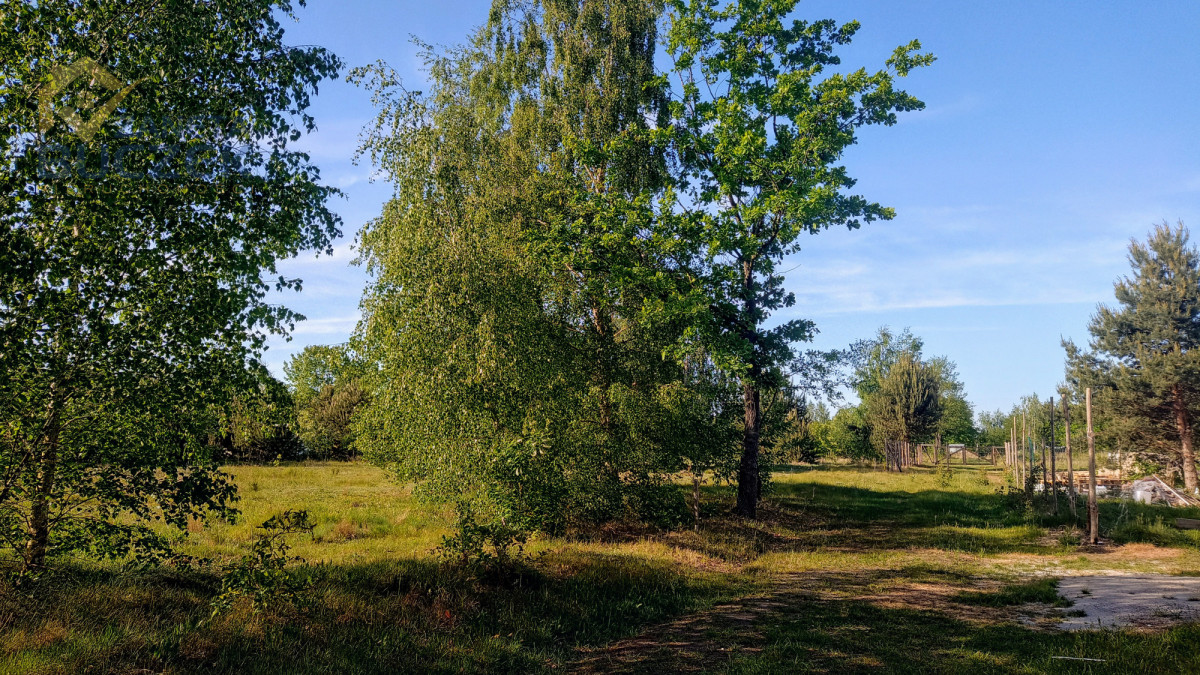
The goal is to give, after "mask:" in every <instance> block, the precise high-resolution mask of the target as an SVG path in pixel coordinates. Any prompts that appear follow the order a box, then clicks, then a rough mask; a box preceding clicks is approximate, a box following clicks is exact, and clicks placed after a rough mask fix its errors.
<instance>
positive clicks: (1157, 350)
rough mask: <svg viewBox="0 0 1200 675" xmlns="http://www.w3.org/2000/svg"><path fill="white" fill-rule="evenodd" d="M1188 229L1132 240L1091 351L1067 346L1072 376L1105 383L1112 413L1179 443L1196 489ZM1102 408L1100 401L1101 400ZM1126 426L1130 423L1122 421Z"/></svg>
mask: <svg viewBox="0 0 1200 675" xmlns="http://www.w3.org/2000/svg"><path fill="white" fill-rule="evenodd" d="M1188 239H1189V233H1188V230H1187V229H1186V228H1185V227H1184V226H1183V223H1179V224H1178V225H1177V226H1175V227H1171V226H1170V225H1169V224H1167V223H1163V224H1161V225H1159V226H1157V227H1155V228H1154V230H1153V231H1151V232H1150V235H1149V237H1148V238H1147V240H1146V242H1145V243H1142V242H1139V241H1136V240H1135V241H1132V242H1131V243H1130V245H1129V263H1130V266H1131V267H1132V268H1133V274H1132V276H1127V277H1123V278H1121V279H1119V280H1118V281H1117V282H1116V284H1115V285H1114V287H1115V291H1116V298H1117V306H1116V307H1107V306H1103V305H1102V306H1101V307H1100V308H1099V309H1098V310H1097V312H1096V314H1095V316H1093V317H1092V321H1091V324H1090V325H1089V326H1088V331H1089V332H1090V333H1091V335H1092V339H1091V349H1092V351H1091V353H1090V354H1089V353H1083V352H1081V351H1080V350H1078V348H1076V347H1075V346H1074V345H1073V344H1070V343H1064V345H1065V346H1066V347H1067V351H1068V371H1069V375H1070V374H1071V373H1073V374H1074V377H1073V379H1075V380H1080V381H1087V384H1088V385H1089V386H1090V384H1091V383H1092V382H1095V383H1100V384H1106V385H1107V389H1108V392H1106V393H1107V395H1106V396H1105V397H1104V398H1103V399H1102V401H1103V403H1104V404H1105V405H1104V407H1109V408H1111V412H1110V413H1108V414H1109V415H1111V416H1112V417H1114V418H1116V419H1117V421H1118V424H1117V425H1116V426H1122V425H1120V424H1119V422H1120V420H1126V421H1130V422H1133V421H1136V423H1137V424H1136V425H1135V426H1138V427H1140V428H1141V429H1142V431H1141V432H1140V434H1141V435H1142V436H1143V437H1146V436H1148V437H1150V440H1153V441H1158V442H1167V441H1168V439H1169V442H1171V443H1172V444H1173V445H1174V453H1173V454H1174V459H1175V463H1176V464H1177V465H1178V466H1179V467H1180V470H1181V473H1182V474H1183V482H1184V486H1185V487H1186V488H1187V490H1188V491H1189V492H1194V491H1196V489H1197V475H1196V457H1195V452H1194V450H1193V440H1194V433H1193V429H1192V420H1193V416H1194V413H1193V411H1194V410H1195V408H1196V405H1197V403H1200V349H1198V347H1200V252H1197V250H1196V248H1195V247H1194V246H1192V245H1190V243H1189V241H1188ZM1097 407H1101V406H1097ZM1124 426H1128V425H1124Z"/></svg>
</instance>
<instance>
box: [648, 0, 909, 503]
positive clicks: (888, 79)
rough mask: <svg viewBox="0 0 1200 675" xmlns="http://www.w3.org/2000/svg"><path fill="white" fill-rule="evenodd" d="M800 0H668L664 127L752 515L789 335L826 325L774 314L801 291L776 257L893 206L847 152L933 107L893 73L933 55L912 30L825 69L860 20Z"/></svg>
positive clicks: (704, 325) (701, 324)
mask: <svg viewBox="0 0 1200 675" xmlns="http://www.w3.org/2000/svg"><path fill="white" fill-rule="evenodd" d="M795 5H796V0H768V1H766V2H749V1H744V0H739V1H734V2H728V3H725V4H723V5H718V3H717V2H716V1H715V0H674V1H672V2H670V3H669V9H670V17H669V21H670V32H669V35H668V39H667V47H668V57H669V59H670V67H669V72H668V73H667V75H668V77H669V78H670V80H671V82H672V84H673V86H674V91H673V98H672V101H671V106H670V113H671V126H670V128H669V130H663V133H664V134H666V133H669V134H671V135H672V136H673V139H672V142H673V143H674V144H675V146H676V149H677V152H678V161H679V167H680V171H679V179H680V180H679V186H678V189H679V191H680V194H681V195H682V199H681V200H680V202H679V206H680V209H682V210H683V211H684V212H685V213H686V214H687V216H688V218H687V220H686V222H687V223H688V227H689V228H690V231H689V233H688V235H687V236H688V238H694V239H695V240H697V241H700V242H702V244H703V247H704V262H705V263H706V264H705V265H704V267H703V268H702V272H701V274H700V276H699V278H700V279H701V280H702V284H701V288H702V292H700V293H699V294H698V295H697V296H695V297H693V298H692V300H693V305H692V306H693V308H694V310H695V316H696V319H697V320H696V322H695V330H696V336H697V337H698V338H699V339H701V340H702V341H703V342H704V343H705V344H706V345H708V346H709V349H710V350H711V353H712V354H713V358H714V359H715V360H716V362H717V363H718V365H720V367H722V368H724V369H726V370H728V371H729V372H731V373H734V374H736V375H737V376H738V377H739V378H740V379H741V383H742V398H743V406H744V411H743V418H744V424H743V430H744V431H743V437H742V453H741V461H740V466H739V471H738V497H737V511H738V513H739V514H741V515H743V516H745V517H750V518H753V517H755V515H756V509H757V504H758V499H759V484H760V478H759V471H760V469H759V445H760V435H761V426H762V418H761V396H762V392H763V390H764V389H765V388H769V387H771V386H775V383H776V381H777V380H778V378H779V377H780V376H781V374H780V372H779V368H780V367H781V366H782V365H783V364H786V363H787V362H789V361H790V360H791V358H792V357H793V352H792V345H793V344H794V343H796V342H802V341H806V340H809V339H811V338H812V336H813V334H814V333H815V327H814V324H813V323H812V322H811V321H808V320H804V319H794V320H790V321H785V322H783V323H781V324H779V325H777V326H771V325H769V324H768V319H769V317H770V316H771V314H772V312H774V311H776V310H779V309H782V308H785V307H790V306H792V305H793V304H794V303H795V296H794V294H792V293H790V292H788V291H787V290H786V289H785V288H784V280H785V279H784V274H783V272H782V271H781V270H779V268H778V265H779V263H780V262H781V261H782V260H783V258H784V257H785V256H787V255H789V254H792V253H794V252H796V251H798V250H799V248H800V246H799V239H800V237H801V235H803V234H808V233H815V232H819V231H821V230H823V229H825V228H828V227H832V226H835V225H844V226H847V227H849V228H856V227H858V226H859V225H860V224H861V223H863V222H871V221H874V220H878V219H890V218H892V217H893V215H894V214H893V211H892V210H891V209H889V208H885V207H883V206H881V205H879V204H877V203H874V202H871V201H868V200H867V199H865V198H863V197H861V196H858V195H854V194H849V193H848V192H847V191H848V190H850V189H851V188H853V186H854V180H853V179H852V178H850V177H849V175H848V173H847V171H846V169H845V168H844V167H843V166H841V165H840V164H839V163H838V162H839V161H840V160H841V158H842V154H843V152H844V151H845V149H846V148H847V147H849V146H850V145H853V144H854V143H855V142H856V140H857V131H858V129H859V128H861V127H863V126H867V125H875V124H884V125H892V124H895V122H896V114H897V113H898V112H903V111H909V110H919V109H921V108H922V107H923V104H922V103H921V102H920V101H919V100H917V99H916V98H914V97H913V96H910V95H909V94H907V93H906V92H904V91H901V90H898V89H896V88H895V87H894V80H895V78H896V77H902V76H905V75H907V74H908V73H909V71H911V70H912V69H913V68H916V67H919V66H924V65H927V64H929V63H931V62H932V61H933V57H932V56H930V55H927V54H922V53H920V44H919V43H917V42H916V41H913V42H911V43H909V44H908V45H905V46H903V47H900V48H898V49H896V50H895V52H894V53H893V55H892V56H891V57H890V58H889V59H888V60H887V68H886V69H884V70H880V71H878V72H875V73H868V72H867V71H866V70H863V69H860V70H856V71H853V72H849V73H840V72H839V73H826V69H827V68H830V67H836V66H838V65H839V64H840V59H839V57H838V56H837V55H836V54H835V53H834V52H835V50H836V49H837V48H838V47H840V46H843V45H845V44H848V43H849V42H850V40H851V38H852V37H853V35H854V33H855V32H856V31H857V30H858V24H857V23H853V22H852V23H848V24H845V25H843V26H838V25H836V24H835V23H834V22H833V21H829V20H825V21H815V22H805V21H800V20H791V21H789V15H790V14H791V13H792V10H793V9H794V7H795Z"/></svg>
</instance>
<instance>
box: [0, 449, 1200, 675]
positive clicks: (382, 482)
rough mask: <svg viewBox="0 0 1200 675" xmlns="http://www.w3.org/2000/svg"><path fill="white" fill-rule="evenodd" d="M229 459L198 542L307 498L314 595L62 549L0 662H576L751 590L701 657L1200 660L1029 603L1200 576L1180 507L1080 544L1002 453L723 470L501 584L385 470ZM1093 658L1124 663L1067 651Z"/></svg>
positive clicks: (1198, 666) (1191, 632) (304, 571)
mask: <svg viewBox="0 0 1200 675" xmlns="http://www.w3.org/2000/svg"><path fill="white" fill-rule="evenodd" d="M231 472H232V473H233V475H234V476H235V478H236V480H237V482H238V484H239V486H240V489H241V496H242V498H241V503H240V504H239V506H240V508H241V509H242V512H243V515H242V517H241V518H240V519H239V521H238V522H237V523H233V524H200V523H196V524H193V526H192V527H191V528H189V529H190V530H191V532H190V534H189V536H187V537H186V538H181V540H180V548H181V550H182V551H183V552H185V553H188V554H191V555H194V556H200V557H205V558H211V559H215V560H216V561H218V562H220V563H227V562H230V561H233V560H236V559H238V558H239V557H240V556H241V555H243V554H244V553H245V550H246V548H247V545H248V544H249V543H250V542H252V541H253V540H254V537H255V533H256V526H257V525H259V524H261V523H262V522H263V521H264V520H266V519H267V518H268V517H270V516H272V515H274V514H276V513H279V512H281V511H283V510H286V509H300V508H302V509H306V510H308V511H309V512H310V514H312V517H313V519H314V521H315V523H316V528H315V531H314V536H312V537H307V536H303V535H302V536H297V537H294V538H293V540H292V542H293V543H294V545H295V548H294V549H293V551H292V553H293V554H295V555H299V556H301V557H303V558H304V559H305V560H306V561H307V564H306V565H302V566H296V567H295V568H294V570H293V571H294V574H296V575H298V576H302V577H306V578H310V579H311V581H312V587H311V591H310V597H311V600H312V602H311V603H310V606H309V607H307V608H303V609H290V608H279V609H275V610H269V611H266V612H262V613H258V614H254V613H252V612H250V611H249V609H248V608H246V607H239V608H238V609H236V610H235V611H234V612H232V613H230V614H227V615H222V616H219V617H217V618H215V619H213V620H211V621H209V620H208V618H209V616H210V613H211V611H210V602H211V600H212V599H213V597H214V596H215V595H216V594H217V593H218V592H219V588H220V580H219V578H218V576H217V575H216V573H215V570H214V569H213V568H209V569H208V570H202V571H181V570H174V569H171V568H164V569H156V570H136V569H127V568H125V567H122V566H121V565H117V564H107V563H105V564H101V563H93V562H86V561H59V563H58V565H57V566H56V568H55V569H54V570H53V571H52V572H51V573H49V575H48V576H47V577H46V578H44V579H42V581H41V582H40V584H39V585H38V586H36V587H35V588H34V589H33V590H31V591H27V590H22V591H21V592H17V591H15V590H14V589H11V588H0V673H77V672H78V673H84V672H96V673H106V672H115V673H132V672H139V671H140V672H169V673H200V672H204V673H208V672H221V673H325V672H339V673H385V672H426V671H428V672H541V671H561V670H563V669H570V668H571V667H572V664H573V663H574V662H575V661H576V660H577V659H578V658H579V657H580V655H581V652H580V651H579V650H581V649H583V650H593V651H594V650H597V649H603V648H604V647H605V646H606V645H609V644H612V643H613V642H615V641H619V640H621V639H622V638H625V637H629V636H632V635H636V634H638V633H639V632H640V631H642V630H645V629H647V628H650V627H653V626H656V625H660V624H663V622H668V621H671V620H673V619H678V618H681V617H688V616H691V615H703V614H702V613H703V612H704V611H705V609H706V608H708V607H711V606H713V605H715V604H717V603H721V602H725V601H729V600H731V599H734V598H738V597H749V598H750V599H749V600H745V601H742V602H743V603H745V604H747V605H753V604H754V603H755V602H758V601H759V600H760V599H762V598H774V599H775V600H777V601H779V602H780V603H781V607H782V608H781V609H778V610H772V612H771V613H770V614H769V615H764V616H763V617H762V618H760V619H758V620H756V621H755V622H754V623H753V626H752V627H751V628H749V629H746V630H741V629H738V630H734V629H732V628H730V627H728V626H725V627H722V626H720V625H715V626H714V627H711V628H709V629H706V630H709V631H710V634H709V637H710V638H714V639H717V640H722V641H724V640H729V641H730V643H731V644H733V643H734V642H736V641H740V642H743V643H745V644H746V645H748V646H753V647H755V650H751V651H744V650H743V651H738V650H730V651H729V652H726V653H718V655H717V656H716V657H715V658H709V659H708V660H707V661H705V662H704V664H703V668H702V669H707V670H713V671H729V672H747V673H757V672H793V671H805V670H817V671H827V672H855V671H859V670H863V671H874V672H879V671H888V672H891V671H897V672H963V671H972V672H973V671H980V672H1045V671H1052V672H1059V671H1061V672H1133V671H1138V670H1144V671H1150V672H1156V671H1157V672H1188V671H1196V670H1200V647H1197V646H1196V645H1197V644H1200V641H1198V640H1197V638H1198V637H1200V633H1198V632H1197V629H1196V628H1195V627H1181V628H1176V629H1173V630H1169V631H1162V632H1157V633H1136V632H1131V631H1111V632H1089V633H1079V634H1062V633H1057V632H1052V631H1047V630H1044V629H1042V628H1033V627H1031V626H1029V625H1026V623H1025V622H1023V620H1022V618H1021V617H1022V616H1023V615H1022V612H1024V611H1026V609H1025V608H1027V607H1031V606H1043V607H1046V608H1047V610H1048V611H1053V610H1050V609H1049V608H1051V607H1054V606H1060V607H1061V606H1063V605H1064V604H1065V603H1064V601H1062V600H1061V598H1059V597H1058V595H1057V592H1056V591H1055V589H1054V581H1053V579H1054V575H1055V574H1056V573H1063V572H1065V571H1069V570H1122V571H1154V572H1170V573H1176V574H1197V573H1200V549H1198V547H1197V540H1196V539H1195V538H1194V536H1193V535H1192V534H1191V533H1183V534H1181V533H1179V532H1178V531H1175V530H1174V529H1173V528H1169V526H1167V525H1163V523H1164V522H1170V520H1169V519H1170V518H1173V517H1175V516H1176V512H1174V511H1169V510H1166V509H1163V508H1161V507H1145V506H1137V507H1134V508H1130V507H1129V506H1125V507H1122V505H1120V504H1118V503H1106V504H1104V505H1103V509H1102V518H1103V521H1104V523H1105V527H1106V528H1108V529H1109V530H1110V531H1111V533H1112V535H1113V538H1114V539H1117V540H1119V541H1121V542H1123V543H1127V544H1128V545H1125V546H1123V547H1120V548H1116V549H1112V550H1109V551H1107V552H1087V551H1082V550H1080V549H1079V548H1078V547H1077V546H1074V545H1072V543H1071V541H1072V540H1071V534H1070V530H1069V529H1067V528H1069V527H1070V526H1071V523H1070V518H1069V516H1067V515H1065V510H1066V509H1065V504H1064V505H1063V511H1064V514H1060V515H1059V516H1057V517H1055V516H1051V515H1045V514H1038V513H1028V512H1025V511H1017V510H1014V509H1012V508H1011V504H1010V502H1009V501H1008V500H1007V499H1006V498H1005V497H1004V496H1003V495H1001V494H998V493H997V488H998V487H999V485H1000V480H999V474H998V472H996V471H994V470H989V469H988V468H986V467H979V466H971V467H966V468H959V467H956V468H955V475H954V477H953V479H952V480H951V482H950V484H949V485H948V486H944V487H943V486H940V485H939V483H938V480H937V477H936V476H935V475H934V474H933V472H932V471H930V470H919V469H918V470H912V471H909V472H906V473H905V474H902V475H897V474H888V473H883V472H875V471H870V470H866V469H860V468H854V467H817V468H811V469H790V470H787V471H782V472H780V473H778V474H776V476H775V480H774V483H773V485H772V491H771V494H770V496H769V498H768V499H767V500H766V501H765V502H764V505H763V509H762V518H761V520H760V521H759V522H755V523H747V522H744V521H739V520H737V519H734V518H732V517H730V516H729V515H727V509H728V506H729V504H730V502H731V499H732V497H731V493H730V491H729V489H728V488H727V487H724V486H721V487H714V486H707V487H706V488H705V504H704V513H705V517H704V520H703V527H702V530H701V532H700V533H698V534H697V533H693V532H691V531H690V530H681V531H676V532H648V531H646V530H644V529H640V528H630V529H628V530H620V529H613V530H606V531H605V532H604V533H601V534H599V535H597V536H595V537H594V538H593V539H592V540H587V541H584V540H579V539H574V540H566V539H556V538H534V539H533V541H531V542H530V545H529V546H528V550H529V551H530V552H531V554H532V556H533V557H532V559H531V562H530V563H529V566H528V568H527V569H526V570H524V571H523V572H521V573H519V574H514V575H511V576H509V577H505V578H503V579H499V580H491V581H480V580H478V579H475V578H472V577H470V576H468V575H465V574H463V573H460V572H455V571H453V570H452V569H449V568H447V567H445V566H443V565H440V564H439V562H438V560H437V559H436V557H435V556H434V555H433V554H432V550H433V549H434V548H435V547H436V546H437V545H438V544H439V543H440V542H441V538H442V536H443V535H445V534H448V533H449V532H450V525H451V522H452V514H451V512H450V511H449V510H448V509H446V508H444V507H439V506H431V505H428V504H423V503H420V502H418V501H416V500H414V499H413V498H412V496H411V492H410V490H409V489H408V488H407V487H405V486H397V485H395V484H394V483H391V482H390V481H389V480H388V479H387V477H386V475H385V474H384V473H383V472H382V471H380V470H378V469H376V468H373V467H371V466H368V465H365V464H359V463H354V464H338V463H314V464H301V465H288V466H281V467H233V468H232V469H231ZM1181 515H1182V514H1181ZM1139 542H1140V543H1139ZM1030 575H1037V577H1036V578H1034V577H1031V576H1030ZM698 613H700V614H698ZM735 635H736V636H739V637H736V638H735V637H733V636H735ZM710 641H711V640H710ZM669 652H670V649H668V648H667V647H665V646H664V647H663V648H662V650H660V651H657V652H656V651H653V650H651V651H648V652H647V653H646V654H645V655H644V659H643V660H641V661H637V660H636V659H637V658H642V656H639V655H638V654H636V653H635V655H634V656H635V667H634V668H633V670H634V671H639V670H645V669H646V668H649V667H651V665H650V663H651V661H653V663H654V667H655V668H656V669H658V670H661V671H662V672H671V671H673V670H678V669H679V668H680V664H678V663H674V662H673V661H672V660H671V659H672V658H674V657H672V656H671V655H670V653H669ZM1097 655H1099V656H1098V657H1099V658H1105V659H1107V661H1105V662H1104V663H1103V664H1097V663H1094V662H1076V661H1066V660H1061V659H1053V658H1051V657H1053V656H1079V657H1087V658H1092V657H1097ZM710 656H711V655H710ZM636 664H640V665H636ZM1081 664H1083V665H1081ZM1087 664H1090V665H1087Z"/></svg>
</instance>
